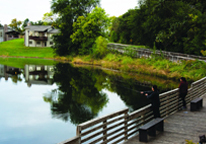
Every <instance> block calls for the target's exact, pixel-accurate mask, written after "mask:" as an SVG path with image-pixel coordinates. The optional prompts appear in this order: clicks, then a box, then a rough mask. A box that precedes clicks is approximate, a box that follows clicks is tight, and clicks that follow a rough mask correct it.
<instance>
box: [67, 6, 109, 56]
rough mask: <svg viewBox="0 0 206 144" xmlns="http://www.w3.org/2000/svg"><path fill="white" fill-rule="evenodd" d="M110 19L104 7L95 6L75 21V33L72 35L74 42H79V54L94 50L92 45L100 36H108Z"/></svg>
mask: <svg viewBox="0 0 206 144" xmlns="http://www.w3.org/2000/svg"><path fill="white" fill-rule="evenodd" d="M109 24H110V19H109V17H108V16H107V15H106V13H105V11H104V9H102V8H100V7H95V8H94V9H93V10H92V12H91V13H89V14H88V15H87V16H86V17H84V16H79V17H78V18H77V21H76V22H74V23H73V30H74V33H73V34H72V35H71V36H70V37H71V38H72V42H73V43H75V44H79V45H80V47H79V48H78V53H79V54H88V53H91V52H92V47H93V45H94V43H95V40H96V39H97V37H98V36H104V37H107V31H105V30H107V29H108V26H109Z"/></svg>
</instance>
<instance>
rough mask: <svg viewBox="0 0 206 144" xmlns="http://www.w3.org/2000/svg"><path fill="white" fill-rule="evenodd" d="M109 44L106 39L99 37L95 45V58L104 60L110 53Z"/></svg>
mask: <svg viewBox="0 0 206 144" xmlns="http://www.w3.org/2000/svg"><path fill="white" fill-rule="evenodd" d="M107 44H108V41H107V40H106V38H104V37H102V36H99V37H98V38H97V39H96V41H95V44H94V45H93V56H94V57H95V58H103V57H104V56H105V55H106V54H107V53H108V49H107Z"/></svg>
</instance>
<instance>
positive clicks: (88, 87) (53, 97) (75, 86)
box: [44, 63, 175, 124]
mask: <svg viewBox="0 0 206 144" xmlns="http://www.w3.org/2000/svg"><path fill="white" fill-rule="evenodd" d="M54 70H55V74H54V79H53V81H54V83H56V84H57V85H58V88H57V89H55V90H53V91H52V92H50V93H49V94H48V95H46V96H45V97H44V101H45V102H49V103H50V104H51V111H52V115H53V117H55V118H60V119H63V120H65V121H68V120H70V121H71V122H72V123H73V124H79V123H82V122H85V121H88V120H90V119H92V118H94V117H96V116H97V115H98V113H99V112H100V111H101V110H102V109H103V107H104V106H105V105H106V104H107V102H108V98H107V96H106V94H105V93H103V92H102V90H103V89H105V90H108V91H110V92H115V93H117V94H118V96H120V98H121V99H122V101H124V103H125V105H126V106H127V107H128V108H129V109H130V111H134V110H137V109H139V108H141V107H143V106H145V105H147V104H149V100H148V99H147V98H146V97H145V96H143V95H141V94H140V93H139V92H138V91H145V90H151V86H152V85H153V84H156V85H158V88H159V89H160V92H163V91H165V90H168V89H172V88H173V87H171V86H172V85H175V84H173V83H172V82H171V81H169V82H168V81H167V80H164V79H159V78H152V80H153V81H152V82H151V77H148V78H147V77H146V78H144V77H141V76H139V77H138V79H136V78H134V76H129V75H128V76H127V77H123V76H120V75H118V74H117V73H107V72H106V71H104V70H101V69H95V68H92V67H86V68H85V67H84V68H82V67H72V66H71V65H70V64H62V63H59V64H56V66H55V69H54ZM167 83H168V84H167ZM166 84H167V85H166ZM163 86H165V88H163Z"/></svg>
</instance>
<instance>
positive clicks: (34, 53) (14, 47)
mask: <svg viewBox="0 0 206 144" xmlns="http://www.w3.org/2000/svg"><path fill="white" fill-rule="evenodd" d="M53 55H54V54H53V49H52V48H50V47H26V46H24V39H14V40H10V41H5V42H2V43H0V56H5V57H7V56H14V57H36V58H53Z"/></svg>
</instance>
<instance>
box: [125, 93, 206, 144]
mask: <svg viewBox="0 0 206 144" xmlns="http://www.w3.org/2000/svg"><path fill="white" fill-rule="evenodd" d="M202 97H203V108H201V109H200V110H199V111H195V112H191V111H190V106H189V105H187V110H181V111H179V112H176V113H175V114H173V115H170V116H168V117H167V118H166V119H165V120H164V132H161V133H157V136H156V137H149V141H148V142H147V143H149V144H185V143H186V141H185V140H192V141H193V142H194V143H198V142H199V136H200V135H203V134H205V135H206V94H204V95H203V96H202ZM123 144H144V143H143V142H139V137H138V135H136V136H134V137H132V138H130V139H129V140H127V141H125V142H124V143H123Z"/></svg>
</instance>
